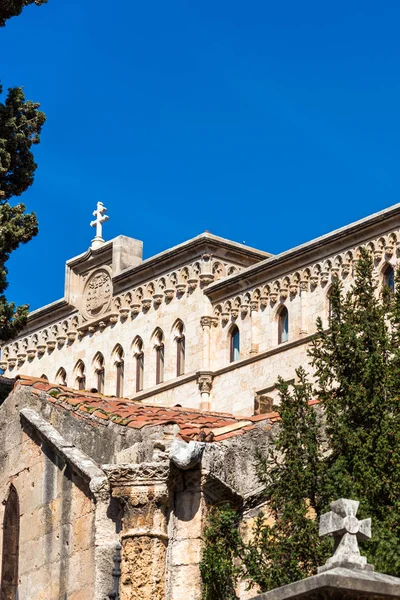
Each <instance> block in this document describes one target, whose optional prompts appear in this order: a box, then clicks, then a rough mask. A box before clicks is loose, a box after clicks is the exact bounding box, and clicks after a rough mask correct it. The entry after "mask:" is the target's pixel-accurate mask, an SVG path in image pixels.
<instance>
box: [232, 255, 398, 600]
mask: <svg viewBox="0 0 400 600" xmlns="http://www.w3.org/2000/svg"><path fill="white" fill-rule="evenodd" d="M309 357H310V367H311V368H312V369H313V379H314V383H313V385H312V386H311V384H310V383H309V382H308V379H307V375H306V373H305V371H304V370H303V369H299V370H298V372H297V379H298V383H297V384H295V385H294V386H292V389H290V388H289V387H288V386H287V385H286V384H285V383H284V382H283V381H282V380H279V382H278V388H279V390H280V405H279V406H278V408H277V410H278V412H279V414H280V417H281V422H280V425H279V427H278V430H277V433H276V436H275V439H274V440H273V442H272V444H271V448H270V451H269V454H268V456H267V457H260V456H259V457H257V464H258V472H259V477H260V480H261V481H262V482H263V483H264V485H265V494H264V500H265V502H266V506H267V509H268V513H267V515H263V514H260V515H259V517H258V518H257V520H256V524H255V527H254V532H253V533H254V536H253V539H252V541H251V542H250V543H248V544H244V543H243V541H240V543H238V544H237V549H238V550H237V551H236V556H237V557H240V560H241V561H242V573H243V575H244V576H245V577H246V578H247V580H248V581H249V585H252V584H257V585H258V586H259V588H260V590H261V591H267V590H269V589H273V588H275V587H279V586H281V585H285V584H287V583H290V582H293V581H295V580H298V579H301V578H303V577H306V576H308V575H310V574H313V573H315V572H316V568H317V566H319V565H322V564H323V563H324V562H325V560H326V558H327V556H328V555H330V554H331V548H330V547H329V545H330V542H329V540H326V539H323V540H319V538H318V521H319V518H320V515H321V514H322V513H323V512H325V511H327V510H329V503H330V502H331V501H332V500H337V499H338V498H340V497H347V498H352V499H356V500H359V501H360V509H359V513H358V516H359V517H360V518H361V519H362V518H367V517H372V531H373V538H372V541H369V542H368V543H367V544H365V546H364V547H363V554H365V555H366V556H367V557H368V560H369V562H370V563H371V564H374V565H375V568H376V569H377V570H378V571H381V572H383V573H387V574H389V575H395V576H400V271H398V272H397V274H396V280H395V290H394V292H393V291H391V290H389V289H388V288H386V287H385V286H382V285H381V282H380V281H378V279H377V278H376V273H375V270H374V263H373V259H372V257H371V255H370V254H369V252H368V251H367V250H365V249H361V251H360V256H359V259H358V261H357V262H356V264H355V270H354V283H353V285H352V286H351V288H350V289H349V290H348V291H347V292H346V291H344V289H343V286H342V283H341V282H340V281H339V280H338V279H337V278H335V279H334V280H333V282H332V286H331V290H330V327H329V329H326V328H324V327H323V323H322V321H321V319H318V320H317V333H316V336H315V338H314V340H313V342H312V344H311V348H310V351H309ZM313 399H317V400H318V401H319V402H318V403H317V404H315V405H314V403H313V402H312V400H313ZM223 598H224V596H221V599H223Z"/></svg>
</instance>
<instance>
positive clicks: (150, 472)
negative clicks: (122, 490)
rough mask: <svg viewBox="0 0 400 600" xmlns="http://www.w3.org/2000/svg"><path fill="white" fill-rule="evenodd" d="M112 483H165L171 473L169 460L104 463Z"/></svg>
mask: <svg viewBox="0 0 400 600" xmlns="http://www.w3.org/2000/svg"><path fill="white" fill-rule="evenodd" d="M102 469H103V470H104V472H105V473H106V475H107V478H108V480H109V482H110V483H111V485H118V486H124V485H128V486H131V485H154V484H156V483H165V482H166V481H167V480H168V477H169V474H170V466H169V463H168V462H157V463H156V462H155V463H140V464H127V465H125V464H121V465H102Z"/></svg>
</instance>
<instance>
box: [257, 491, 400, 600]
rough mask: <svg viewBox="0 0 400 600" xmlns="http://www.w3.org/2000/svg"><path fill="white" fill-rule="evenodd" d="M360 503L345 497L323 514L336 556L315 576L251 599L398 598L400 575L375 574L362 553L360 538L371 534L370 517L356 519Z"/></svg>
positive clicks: (322, 530)
mask: <svg viewBox="0 0 400 600" xmlns="http://www.w3.org/2000/svg"><path fill="white" fill-rule="evenodd" d="M358 505H359V503H358V502H356V501H355V500H346V499H345V498H342V499H341V500H337V501H336V502H332V504H331V509H332V510H331V512H329V513H326V514H325V515H322V517H321V520H320V528H319V534H320V535H332V536H333V537H334V538H335V548H334V555H333V556H332V558H330V559H329V560H327V561H326V564H325V565H324V566H323V567H320V568H319V569H318V575H312V576H310V577H306V578H305V579H301V580H300V581H295V582H294V583H289V584H288V585H284V586H282V587H279V588H276V589H275V590H271V591H269V592H265V593H264V594H260V595H259V596H256V597H254V598H252V600H344V599H345V600H399V598H400V578H398V577H392V576H391V575H385V574H383V573H376V572H375V571H374V568H373V567H372V565H368V564H367V560H366V558H365V557H364V556H361V555H360V551H359V549H358V541H359V540H365V539H368V538H370V537H371V519H364V520H362V521H360V520H359V519H357V517H356V514H357V509H358Z"/></svg>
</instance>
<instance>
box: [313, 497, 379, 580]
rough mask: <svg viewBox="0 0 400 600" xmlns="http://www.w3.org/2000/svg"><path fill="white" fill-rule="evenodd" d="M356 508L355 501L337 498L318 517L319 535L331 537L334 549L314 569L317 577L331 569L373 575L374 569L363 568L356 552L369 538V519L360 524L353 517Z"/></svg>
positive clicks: (363, 559)
mask: <svg viewBox="0 0 400 600" xmlns="http://www.w3.org/2000/svg"><path fill="white" fill-rule="evenodd" d="M359 504H360V503H359V502H357V501H356V500H346V499H345V498H341V499H340V500H336V501H335V502H332V503H331V509H332V510H331V512H328V513H326V514H324V515H322V516H321V519H320V523H319V535H320V536H323V535H332V536H333V537H334V538H335V546H334V552H333V556H332V557H331V558H329V559H328V560H327V561H326V563H325V565H324V566H323V567H319V568H318V572H319V573H321V572H323V571H327V570H328V569H333V568H335V567H343V568H345V569H366V570H369V571H373V569H374V567H373V566H372V565H369V564H367V559H366V558H365V556H361V554H360V550H359V548H358V542H359V541H362V540H367V539H368V538H370V537H371V519H364V520H363V521H360V520H359V519H357V517H356V514H357V510H358V506H359Z"/></svg>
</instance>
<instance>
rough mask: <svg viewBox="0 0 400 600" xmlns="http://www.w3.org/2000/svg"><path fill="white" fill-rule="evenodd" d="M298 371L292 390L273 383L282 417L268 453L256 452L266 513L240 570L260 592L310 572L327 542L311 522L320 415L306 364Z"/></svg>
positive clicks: (318, 471)
mask: <svg viewBox="0 0 400 600" xmlns="http://www.w3.org/2000/svg"><path fill="white" fill-rule="evenodd" d="M296 375H297V380H298V383H296V384H295V385H294V386H293V387H292V389H289V386H288V385H287V384H286V383H285V382H284V381H283V380H282V379H279V381H278V384H277V386H278V389H279V393H280V404H279V406H278V407H277V411H278V412H279V415H280V417H281V422H280V425H279V429H278V432H277V435H276V438H275V440H274V443H273V444H272V445H271V447H270V450H269V454H268V456H267V457H263V456H260V455H259V456H258V457H257V461H258V474H259V478H260V480H261V481H262V483H263V484H264V485H265V493H264V500H265V501H266V503H267V508H268V513H267V514H263V513H261V514H260V515H259V516H258V518H257V519H256V523H255V527H254V531H253V538H252V540H251V541H250V542H249V543H248V544H244V547H243V549H242V559H243V567H244V575H245V577H246V578H247V579H248V581H249V582H251V583H252V584H257V586H258V587H259V588H260V589H261V590H262V591H265V590H269V589H273V588H275V587H278V586H281V585H285V584H287V583H290V582H291V581H295V580H297V579H301V578H302V577H305V576H307V575H310V574H311V573H313V571H314V570H315V567H316V565H318V564H321V562H323V561H324V559H325V556H326V553H327V545H328V546H329V542H328V543H327V542H325V543H324V544H322V545H321V544H320V543H319V538H318V524H317V523H316V521H315V515H316V514H319V513H320V511H321V497H320V490H321V489H323V487H324V486H323V481H322V479H323V476H324V472H323V468H322V455H321V444H322V439H321V432H322V430H321V426H320V417H319V415H318V414H317V412H316V411H315V410H314V408H313V406H312V405H311V404H310V402H311V400H312V389H311V384H310V383H309V382H308V381H307V376H306V373H305V371H304V369H302V368H300V369H298V371H297V374H296Z"/></svg>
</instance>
